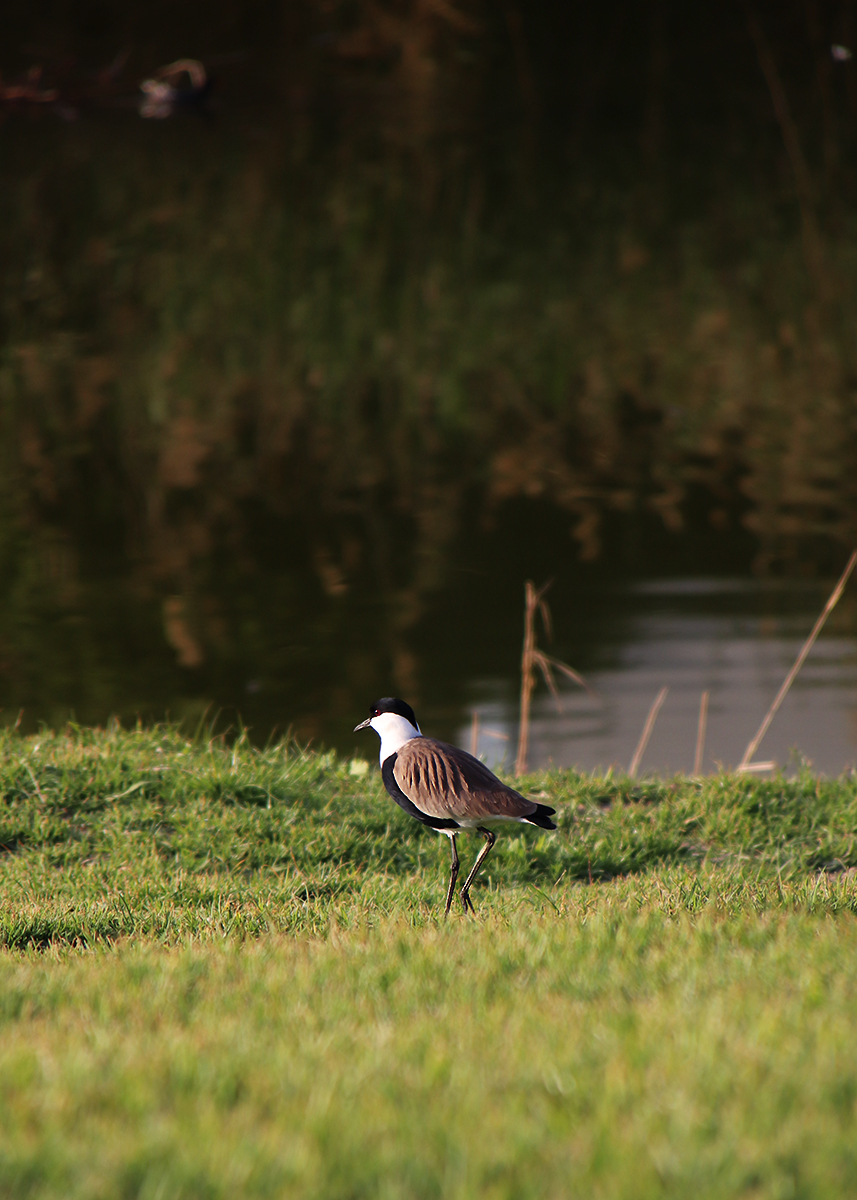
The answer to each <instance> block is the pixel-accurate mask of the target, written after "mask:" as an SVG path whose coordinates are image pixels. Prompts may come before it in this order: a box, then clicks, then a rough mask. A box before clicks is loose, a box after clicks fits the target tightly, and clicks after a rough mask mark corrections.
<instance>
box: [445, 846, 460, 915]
mask: <svg viewBox="0 0 857 1200" xmlns="http://www.w3.org/2000/svg"><path fill="white" fill-rule="evenodd" d="M446 836H447V837H448V838H449V845H450V849H451V850H452V874H451V875H450V877H449V887H448V888H447V891H446V908H445V909H444V913H443V915H444V916H445V917H448V916H449V910H450V909H451V908H452V898H453V896H454V895H455V881H456V879H458V847H457V846H456V844H455V834H454V833H448V834H447V835H446Z"/></svg>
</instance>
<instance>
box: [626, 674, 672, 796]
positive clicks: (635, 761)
mask: <svg viewBox="0 0 857 1200" xmlns="http://www.w3.org/2000/svg"><path fill="white" fill-rule="evenodd" d="M668 691H669V688H668V687H662V688H661V690H660V691H659V692H658V694H657V696H655V698H654V700H653V701H652V707H651V708H650V709H649V715H648V716H647V717H646V723H645V725H644V726H643V732H642V733H641V734H640V740H639V742H638V743H637V749H636V750H635V751H634V757H633V758H632V759H631V765H630V767H629V768H628V774H629V775H630V776H631V778H632V779H635V778H636V776H637V771H638V769H639V766H640V761H641V759H642V757H643V755H644V754H645V752H646V746H648V744H649V738H650V737H651V736H652V730H653V729H654V727H655V721H657V719H658V713H659V712H660V711H661V705H662V704H663V702H664V700H666V698H667V692H668Z"/></svg>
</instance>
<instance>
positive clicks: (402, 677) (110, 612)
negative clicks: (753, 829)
mask: <svg viewBox="0 0 857 1200" xmlns="http://www.w3.org/2000/svg"><path fill="white" fill-rule="evenodd" d="M554 532H555V531H554V530H553V529H547V528H546V525H545V521H544V514H543V513H539V512H532V511H530V512H528V513H526V514H525V516H524V518H523V519H522V518H521V516H520V514H518V517H517V519H516V520H515V521H514V522H510V523H509V524H508V525H504V524H502V523H501V525H500V527H499V529H498V530H496V531H495V533H494V535H493V536H492V538H490V539H483V550H482V553H481V554H480V553H478V552H477V551H476V549H474V547H475V546H476V545H478V544H479V540H478V539H477V541H476V542H472V541H471V542H470V543H467V542H466V541H464V542H462V543H460V544H459V546H458V548H457V550H450V552H449V556H448V558H447V559H446V560H445V561H444V563H443V564H442V566H443V571H442V578H443V580H444V582H443V584H442V585H440V586H438V587H436V588H435V589H434V590H432V591H431V592H429V593H427V594H426V595H424V596H423V597H422V598H421V613H420V615H418V616H416V617H414V618H413V619H411V620H410V622H409V624H408V626H407V627H406V628H402V626H401V624H397V621H396V611H397V609H396V605H397V603H399V602H400V597H399V596H398V594H394V595H393V596H392V598H391V596H390V595H387V594H385V593H384V592H383V591H382V590H381V589H380V588H378V587H374V586H372V585H371V581H370V584H369V585H368V586H361V587H357V586H355V587H345V586H344V585H341V587H340V588H339V589H337V590H336V594H330V593H329V591H328V592H326V591H325V589H324V587H323V586H322V584H321V582H320V580H319V576H318V572H317V571H316V570H314V569H313V568H312V566H311V565H305V566H304V567H303V568H302V569H298V567H296V566H293V567H292V569H291V570H288V569H286V566H285V565H283V566H282V567H281V568H280V569H279V570H275V569H274V567H273V566H271V567H270V569H269V571H268V572H267V573H258V572H257V573H256V574H252V573H251V577H250V579H249V580H247V579H242V578H241V577H240V575H239V576H237V577H235V576H232V575H229V574H228V573H225V575H224V578H221V579H219V580H218V578H217V571H216V569H215V567H216V564H210V572H211V574H210V580H211V583H210V588H209V590H208V591H207V593H203V592H199V593H198V594H197V595H196V598H195V599H193V600H192V601H191V600H190V599H188V598H187V597H179V596H171V595H167V596H164V595H157V594H146V592H145V590H143V591H140V589H139V588H136V587H135V586H134V583H133V574H131V573H129V575H128V577H126V578H125V579H119V580H117V579H112V580H108V579H100V580H99V579H97V578H96V579H92V580H90V581H89V582H88V583H87V584H86V585H85V586H78V587H77V588H76V589H72V594H71V595H70V596H69V597H67V598H66V600H65V605H64V607H63V608H59V607H58V606H57V604H56V602H55V597H54V596H53V595H52V593H51V589H50V587H47V588H44V589H40V588H34V589H33V590H32V591H31V592H30V593H29V594H28V600H27V603H26V604H25V605H23V606H22V605H21V604H20V603H18V604H14V603H10V599H11V600H14V599H15V597H14V596H12V597H11V598H8V597H7V600H6V603H5V605H4V606H3V607H2V608H0V621H2V623H3V628H4V629H5V630H6V634H7V643H6V645H7V652H6V658H5V661H4V663H3V664H2V665H3V668H4V669H3V670H2V671H0V686H2V703H3V719H4V721H6V722H11V721H14V720H16V719H19V720H20V721H21V724H22V726H23V727H24V728H25V729H33V728H35V727H37V726H38V724H39V722H41V721H47V722H48V723H50V724H53V725H61V724H62V723H63V722H64V721H65V720H67V719H69V718H72V719H76V720H78V721H81V722H85V723H101V722H104V721H106V720H107V719H108V718H109V717H110V716H111V715H113V714H116V715H118V716H119V717H120V718H121V719H122V720H123V721H124V722H126V723H128V722H132V721H134V720H135V719H138V718H139V719H142V720H145V721H151V720H161V719H165V718H166V719H171V720H178V721H181V722H182V724H183V725H184V727H185V729H187V730H188V731H189V732H192V731H193V730H194V729H196V728H198V727H199V726H200V725H207V726H211V727H213V728H214V730H215V731H221V732H224V731H228V730H231V731H233V732H234V731H236V730H237V729H238V728H239V727H240V726H242V725H246V726H247V727H248V728H249V730H250V736H251V737H252V738H253V739H254V740H255V741H257V742H264V741H265V740H266V739H267V738H268V737H270V736H279V735H281V734H283V733H284V732H285V731H287V730H291V731H292V732H293V733H294V734H295V735H296V736H298V738H299V739H301V740H302V741H311V742H312V743H313V744H315V745H323V746H332V747H335V748H337V749H338V750H340V751H341V752H343V753H346V754H354V755H356V756H357V757H366V758H374V755H375V753H376V744H375V739H374V736H373V735H371V734H360V735H356V736H355V735H353V734H352V733H351V729H352V727H353V726H354V725H355V724H356V723H357V721H359V720H360V719H362V717H363V715H364V713H365V710H366V706H367V705H368V703H369V702H370V701H371V700H373V699H374V698H376V697H377V696H378V695H382V694H390V693H396V694H400V695H404V696H405V697H406V698H408V699H409V700H411V701H412V702H413V703H414V706H415V707H416V709H417V712H418V715H419V717H420V719H421V722H422V725H423V728H424V729H425V731H426V732H428V733H432V734H435V735H438V736H441V737H445V738H447V739H450V740H454V741H456V742H458V743H459V744H461V745H463V746H466V747H470V746H471V744H472V736H473V716H474V714H477V719H478V731H477V751H478V753H479V754H480V755H482V756H483V757H484V758H485V759H486V761H488V762H489V763H491V764H492V765H504V766H505V767H506V768H509V769H511V766H512V764H513V763H514V758H515V746H516V739H517V720H518V693H519V686H520V675H519V659H520V648H521V634H522V615H523V582H524V579H525V577H526V574H527V573H531V574H533V575H534V576H535V578H536V579H537V581H538V582H541V581H542V579H544V578H545V577H546V575H547V570H546V568H547V566H549V565H550V563H551V561H552V560H553V561H554V562H556V560H557V559H560V562H559V563H558V565H559V567H560V568H561V569H560V570H558V571H556V572H555V575H556V578H555V582H554V583H553V585H552V587H551V589H550V591H549V593H548V598H549V600H550V607H551V610H552V616H553V625H554V636H553V641H552V642H550V644H548V643H547V642H546V640H545V638H544V637H543V636H542V637H541V642H542V644H543V645H545V648H546V649H548V650H549V651H550V652H551V653H552V654H553V655H555V656H556V657H558V658H560V659H562V660H563V661H565V662H567V663H569V664H570V665H572V666H573V667H574V668H575V669H576V670H578V671H579V672H581V673H582V674H583V675H584V676H585V678H586V680H587V682H588V683H589V685H590V688H591V689H592V693H587V692H585V691H584V690H582V689H580V688H578V687H576V686H575V685H573V684H571V683H567V682H566V683H561V684H560V690H561V697H560V705H561V711H560V709H559V708H558V706H557V702H556V701H555V700H554V699H553V698H552V697H551V696H550V694H549V693H548V692H547V689H546V688H545V687H544V685H543V684H540V686H539V688H538V689H537V692H536V695H535V700H534V706H533V727H532V743H531V752H530V764H531V765H532V766H533V767H539V766H548V765H551V764H554V765H558V766H571V765H574V766H578V767H582V768H584V769H586V770H594V769H599V768H600V769H604V768H609V767H617V768H620V769H627V767H628V765H629V763H630V760H631V757H632V755H633V752H634V748H635V746H636V744H637V740H638V738H639V736H640V732H641V730H642V727H643V724H644V721H645V718H646V714H647V712H648V710H649V706H650V705H651V703H652V701H653V699H654V697H655V696H656V694H657V693H658V691H659V689H660V688H661V687H664V686H666V687H668V688H669V692H668V695H667V698H666V701H665V703H664V705H663V707H662V709H661V711H660V715H659V717H658V720H657V723H656V725H655V728H654V732H653V734H652V737H651V740H650V742H649V746H648V749H647V751H646V753H645V755H644V758H643V761H642V767H641V770H642V772H643V773H646V772H658V773H667V772H670V771H678V770H681V771H689V770H690V769H691V768H692V765H693V760H694V750H695V744H696V735H697V720H698V710H699V703H700V696H701V693H702V692H703V691H708V692H709V693H710V707H709V716H708V730H707V738H706V750H705V758H704V766H703V769H704V770H705V771H706V772H711V771H714V770H716V769H717V768H718V766H720V765H723V766H735V765H736V764H737V763H738V762H739V761H740V760H741V757H742V754H743V752H744V749H745V746H746V745H747V743H748V741H749V740H750V738H751V736H752V735H753V734H754V733H755V731H756V729H757V727H758V725H759V724H760V722H761V719H762V717H763V716H764V713H765V712H766V710H767V708H768V705H769V704H770V702H771V700H772V699H773V697H774V695H775V694H776V692H777V689H778V688H779V686H780V683H781V682H782V680H783V678H784V677H785V675H786V673H787V671H788V669H789V667H790V665H791V663H792V662H793V661H794V658H795V656H796V654H797V652H798V650H799V649H800V647H801V645H802V643H803V641H804V639H805V637H806V636H807V634H808V632H809V630H810V629H811V627H812V625H813V622H814V621H815V618H816V617H817V615H818V613H819V612H820V610H821V608H822V607H823V604H824V601H825V600H826V598H827V595H828V594H829V591H830V583H829V582H828V581H812V582H804V583H801V582H794V581H780V582H776V581H759V580H755V579H753V578H751V577H748V576H744V577H734V576H732V577H729V576H724V577H721V578H711V577H705V576H702V575H696V576H695V577H688V576H683V577H674V576H673V577H669V576H668V575H663V576H662V577H660V578H657V579H649V580H646V579H641V578H640V576H639V573H636V574H631V573H629V572H625V573H620V574H613V575H612V576H610V577H607V576H606V575H604V573H603V571H602V572H600V573H599V572H596V571H592V572H588V573H587V572H585V571H582V570H581V569H580V567H579V566H578V565H575V564H574V562H573V559H572V556H570V555H568V556H567V560H566V562H565V563H563V562H562V560H561V555H560V553H559V550H561V549H562V547H561V546H560V547H557V544H556V541H555V539H554V537H553V534H554ZM292 549H294V547H292ZM653 557H654V556H653ZM662 557H663V556H661V558H662ZM676 557H678V558H679V561H680V563H681V556H680V555H676ZM685 560H686V556H685ZM569 564H570V565H569ZM660 565H663V564H662V562H661V564H660ZM667 565H668V561H667ZM527 567H529V568H532V570H531V571H530V572H527V570H526V568H527ZM439 569H440V568H439ZM538 571H541V575H539V574H537V572H538ZM227 585H228V586H227ZM856 616H857V610H855V606H854V603H853V601H852V599H851V597H850V595H849V593H848V592H846V595H845V597H844V599H843V601H842V602H841V605H840V607H839V608H838V609H836V610H835V611H834V613H833V615H832V616H831V618H830V620H829V622H828V624H827V626H826V628H825V630H824V632H823V634H822V636H821V638H820V639H819V641H818V642H817V643H816V645H815V647H814V649H813V651H812V653H811V655H810V657H809V659H808V660H807V662H806V664H805V665H804V667H803V669H802V671H801V673H800V675H799V676H798V679H797V682H796V683H795V685H794V686H793V688H792V690H791V692H790V694H789V696H788V697H787V699H786V701H785V703H784V705H783V707H782V708H781V710H780V712H779V714H778V716H777V717H776V719H775V721H774V724H773V726H772V728H771V730H770V732H769V733H768V735H767V736H766V738H765V740H764V741H763V743H762V744H761V746H760V748H759V750H758V752H757V754H756V756H755V757H756V759H757V760H759V759H762V760H773V761H775V762H776V763H777V764H778V765H780V766H784V767H789V766H790V765H792V766H793V765H795V764H796V763H797V762H799V761H802V760H809V761H811V763H812V764H813V766H814V767H815V768H816V769H818V770H819V771H823V772H825V773H838V772H840V771H842V770H844V769H846V768H847V767H849V766H852V765H854V764H857V632H855V617H856ZM16 635H17V640H16ZM194 655H196V656H197V657H194ZM19 710H23V714H22V715H20V712H19Z"/></svg>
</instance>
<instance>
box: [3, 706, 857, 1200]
mask: <svg viewBox="0 0 857 1200" xmlns="http://www.w3.org/2000/svg"><path fill="white" fill-rule="evenodd" d="M526 782H527V786H528V790H530V791H531V792H538V793H539V794H542V795H543V796H544V797H545V798H547V799H549V800H550V802H551V803H554V804H556V806H557V808H558V810H559V823H560V827H559V830H558V832H557V833H556V834H554V835H541V834H538V835H533V834H526V833H522V834H520V835H514V834H512V835H509V836H505V837H503V838H501V839H500V840H499V841H498V846H497V850H496V853H495V854H494V855H493V856H492V858H491V859H489V866H488V869H487V870H486V873H485V876H484V879H483V881H482V883H481V884H480V885H478V886H477V888H476V890H475V891H474V897H475V900H476V904H477V908H478V912H479V917H478V919H471V918H465V917H463V916H462V915H461V914H460V913H459V912H457V911H456V912H454V913H453V915H452V916H451V918H450V919H449V921H447V922H444V921H443V920H442V919H440V911H441V902H442V893H443V875H444V870H445V867H446V847H445V845H444V844H441V843H440V839H438V838H437V837H436V836H434V835H433V834H431V833H429V832H427V831H426V830H423V829H421V828H418V827H417V826H416V824H415V823H413V822H409V821H408V819H407V818H406V817H404V815H403V814H401V813H399V812H398V810H397V809H396V808H395V806H394V805H393V804H392V802H391V801H389V800H388V799H387V797H386V796H385V795H384V794H383V791H382V788H381V785H380V781H379V778H378V773H377V771H376V770H375V769H374V767H372V768H370V769H368V770H367V769H366V764H365V763H364V762H363V761H362V760H361V759H356V760H353V761H344V760H341V759H337V758H335V757H334V756H332V755H328V754H321V753H313V752H309V751H303V750H300V749H298V748H296V747H294V746H289V745H286V744H283V745H277V746H271V747H269V748H267V749H266V750H261V751H260V750H255V749H253V748H252V747H251V746H249V745H248V744H247V743H246V742H244V741H242V742H239V743H238V744H237V745H233V746H229V745H226V744H225V743H223V742H219V741H212V742H210V743H206V742H198V743H191V742H187V741H185V740H183V739H182V738H180V737H179V736H178V735H177V734H176V733H175V732H174V731H173V730H170V729H154V730H137V731H132V732H125V731H122V730H120V729H119V728H118V727H116V728H112V729H108V730H107V731H87V730H82V729H72V730H69V731H67V732H66V733H64V734H53V733H44V734H42V735H40V736H37V737H35V738H29V739H23V738H19V737H17V736H16V735H14V734H13V733H6V734H5V735H4V740H3V742H2V753H0V796H2V809H0V813H2V828H0V842H2V844H3V847H4V850H5V852H4V854H3V857H2V860H0V872H2V884H1V885H0V886H2V893H0V894H2V899H3V905H2V919H0V937H2V940H3V942H4V944H5V947H6V949H5V950H4V951H3V952H2V955H0V1079H2V1081H3V1086H2V1088H0V1131H2V1132H0V1190H2V1192H3V1194H4V1195H8V1196H10V1197H16V1198H17V1197H39V1198H41V1197H57V1198H59V1197H63V1198H67V1197H75V1198H76V1197H86V1198H90V1197H98V1198H102V1197H103V1198H104V1200H107V1198H108V1197H110V1198H112V1197H115V1196H122V1197H141V1198H142V1197H159V1198H162V1197H194V1198H195V1197H235V1196H252V1197H255V1196H260V1197H262V1196H264V1197H281V1196H296V1197H297V1196H300V1197H337V1198H339V1197H364V1196H365V1197H438V1198H440V1197H444V1198H446V1197H475V1196H480V1197H481V1196H491V1197H509V1198H510V1200H511V1198H512V1197H516V1198H517V1197H522V1196H523V1197H529V1196H532V1197H547V1196H550V1197H558V1196H566V1195H592V1194H598V1195H603V1196H607V1197H614V1196H615V1197H635V1198H636V1197H641V1196H642V1197H645V1196H676V1197H678V1196H686V1195H687V1194H688V1190H689V1189H690V1188H693V1189H694V1191H695V1192H696V1193H697V1194H699V1195H702V1196H718V1197H719V1196H723V1197H727V1196H728V1197H732V1196H735V1195H745V1194H746V1195H754V1196H765V1197H768V1196H770V1197H779V1196H802V1195H805V1196H813V1197H818V1196H834V1195H836V1196H839V1195H842V1194H843V1193H847V1192H848V1191H849V1190H850V1189H853V1188H854V1186H855V1183H857V1154H855V1151H854V1146H855V1133H857V1128H855V1104H857V1055H856V1054H855V1052H854V1046H855V1045H857V1006H855V1003H854V1000H855V992H857V922H855V920H854V913H855V911H857V890H855V887H854V883H853V880H852V865H854V864H855V863H857V848H855V845H854V833H853V831H854V828H855V823H857V822H855V816H857V811H855V810H857V782H855V781H854V780H852V779H850V778H843V779H840V780H835V781H825V780H819V779H816V778H814V777H812V776H810V775H809V774H804V775H801V776H799V777H798V778H796V779H792V780H785V779H776V780H773V781H764V782H762V781H759V780H755V779H749V778H743V779H736V778H735V777H731V776H727V775H721V776H715V777H712V778H709V779H705V780H691V779H685V778H682V779H676V780H673V781H665V782H657V781H651V782H644V783H641V784H635V783H632V782H630V781H628V780H626V779H624V778H609V777H608V778H601V779H593V778H590V777H588V776H579V775H576V774H575V773H573V772H561V773H556V774H544V775H538V776H533V777H530V778H529V779H528V780H527V781H526ZM465 850H466V851H470V850H474V851H475V845H474V846H471V845H468V844H467V843H465Z"/></svg>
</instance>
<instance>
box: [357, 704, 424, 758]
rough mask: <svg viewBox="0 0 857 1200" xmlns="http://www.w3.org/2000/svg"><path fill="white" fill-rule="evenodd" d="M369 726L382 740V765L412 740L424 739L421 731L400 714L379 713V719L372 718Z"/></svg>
mask: <svg viewBox="0 0 857 1200" xmlns="http://www.w3.org/2000/svg"><path fill="white" fill-rule="evenodd" d="M369 724H370V725H371V726H372V728H373V729H374V730H375V732H376V733H377V734H378V737H379V738H380V739H381V756H380V761H381V762H382V763H383V762H384V761H385V760H386V759H388V758H389V757H390V755H391V754H395V753H396V751H397V750H400V749H401V748H402V746H404V744H405V742H409V741H410V740H411V738H415V737H422V734H421V733H420V731H419V729H417V728H416V727H415V726H414V725H412V724H411V723H410V721H409V720H408V718H407V717H400V716H399V714H398V713H390V712H386V713H379V714H378V716H377V717H373V718H372V720H371V721H370V722H369Z"/></svg>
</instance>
